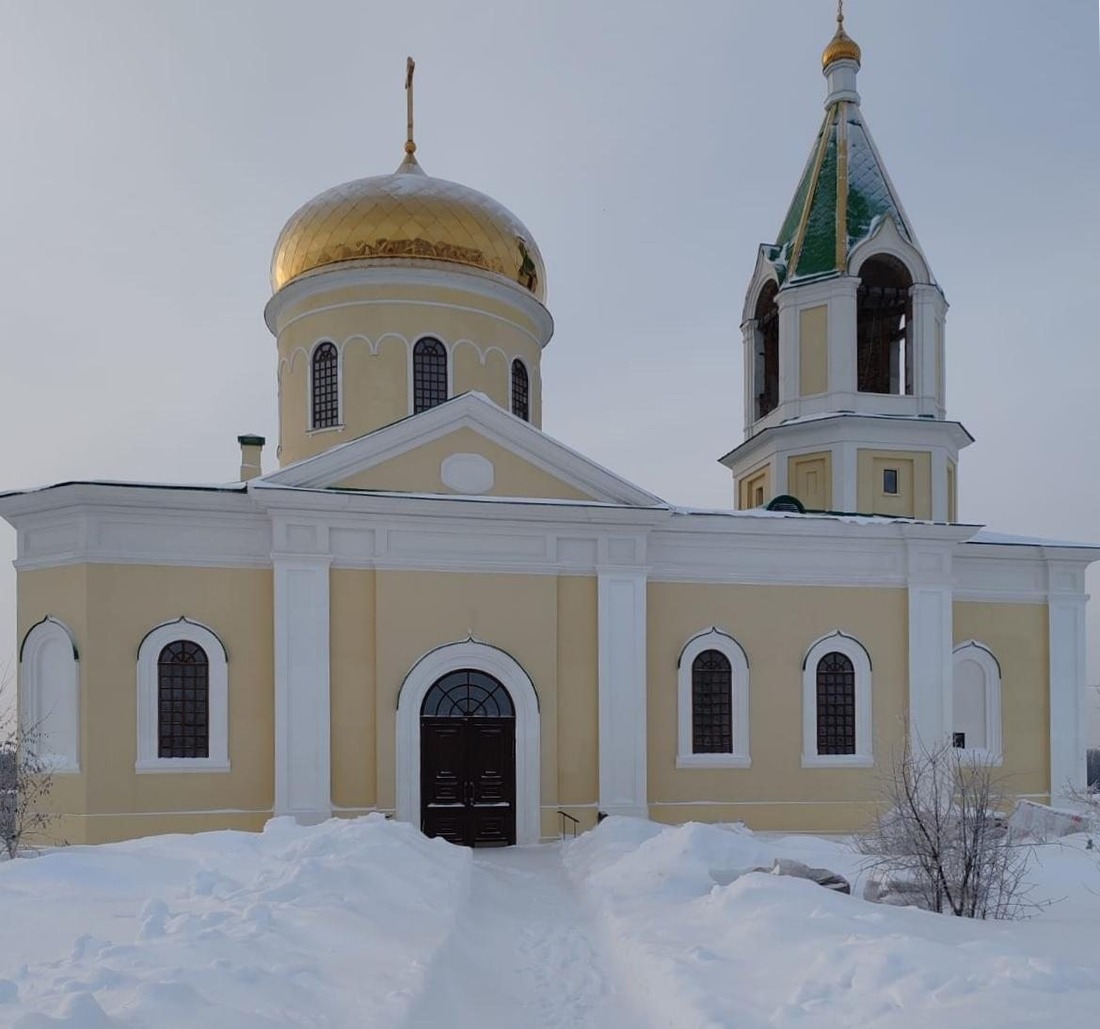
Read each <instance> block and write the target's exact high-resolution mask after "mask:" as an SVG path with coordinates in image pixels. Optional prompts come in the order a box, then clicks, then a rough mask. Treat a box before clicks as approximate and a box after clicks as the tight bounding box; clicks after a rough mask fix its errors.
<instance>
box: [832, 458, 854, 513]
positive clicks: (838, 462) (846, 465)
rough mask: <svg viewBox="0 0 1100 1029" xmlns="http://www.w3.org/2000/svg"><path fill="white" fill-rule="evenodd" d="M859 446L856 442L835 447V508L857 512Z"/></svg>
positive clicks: (836, 509)
mask: <svg viewBox="0 0 1100 1029" xmlns="http://www.w3.org/2000/svg"><path fill="white" fill-rule="evenodd" d="M858 464H859V448H858V447H857V446H856V444H854V443H839V444H837V445H836V446H835V447H833V510H835V511H846V512H848V513H849V514H852V513H854V512H855V510H856V508H857V507H858V506H859V489H858V487H859V483H858V476H859V468H858Z"/></svg>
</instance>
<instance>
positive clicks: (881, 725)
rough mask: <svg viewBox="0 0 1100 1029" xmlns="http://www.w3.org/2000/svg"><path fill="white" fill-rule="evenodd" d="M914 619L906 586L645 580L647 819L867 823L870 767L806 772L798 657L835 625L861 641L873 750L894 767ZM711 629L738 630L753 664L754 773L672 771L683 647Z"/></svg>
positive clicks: (823, 828) (802, 825)
mask: <svg viewBox="0 0 1100 1029" xmlns="http://www.w3.org/2000/svg"><path fill="white" fill-rule="evenodd" d="M907 612H908V608H907V595H906V591H905V590H901V589H870V588H867V589H864V588H856V587H848V588H845V587H829V586H729V585H719V584H698V583H692V584H689V583H650V585H649V591H648V630H649V644H648V662H649V664H648V696H649V709H648V721H649V750H648V755H649V794H650V805H651V806H650V812H651V815H652V817H654V818H656V819H659V820H662V821H673V822H682V821H688V820H690V819H699V818H711V819H721V820H729V819H743V820H744V821H745V822H746V823H747V824H748V825H749V826H750V827H751V828H754V829H769V830H771V829H774V830H796V829H797V830H806V831H817V832H841V831H849V830H852V829H855V828H857V827H859V826H860V825H862V824H864V823H865V822H866V820H867V818H868V817H869V814H870V812H871V811H872V810H873V808H874V805H875V803H876V801H877V799H878V787H877V781H876V774H875V771H874V769H862V768H806V769H804V768H802V767H801V760H802V661H803V659H804V657H805V655H806V652H807V650H808V649H809V648H810V646H811V645H812V644H813V643H814V642H815V641H816V640H818V639H819V638H820V637H822V636H824V635H826V634H827V633H831V632H833V631H835V630H837V629H840V630H842V631H844V632H846V633H848V634H850V635H852V636H855V637H856V638H857V639H858V640H859V641H860V642H861V643H863V645H864V646H865V647H866V648H867V650H868V652H869V653H870V655H871V663H872V668H873V695H872V718H873V746H874V753H875V756H876V758H877V759H878V760H879V761H880V762H881V761H883V760H884V759H887V760H888V758H889V755H890V754H891V753H892V752H893V751H894V750H896V748H898V747H899V746H900V744H901V743H902V740H903V730H902V716H903V714H904V711H905V708H906V696H907V690H908V660H907V656H906V643H907V636H908V613H907ZM712 625H716V626H717V627H718V628H720V629H723V630H725V631H727V632H729V633H731V634H732V635H733V636H734V637H735V638H736V639H737V641H738V642H739V643H740V644H741V646H742V647H744V649H745V653H746V655H747V657H748V662H749V674H750V687H749V725H750V735H751V738H750V754H751V757H752V767H751V768H747V769H710V768H685V769H677V768H676V751H677V682H678V680H677V668H676V662H677V659H678V657H679V654H680V651H681V649H682V648H683V646H684V644H685V643H686V642H687V641H688V640H689V639H690V638H691V637H692V636H694V635H695V634H696V633H698V632H701V631H704V630H706V629H709V628H710V627H711V626H712ZM838 798H844V799H838Z"/></svg>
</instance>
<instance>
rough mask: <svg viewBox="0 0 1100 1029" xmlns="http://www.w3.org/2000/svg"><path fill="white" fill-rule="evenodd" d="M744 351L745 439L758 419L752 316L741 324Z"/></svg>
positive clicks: (754, 340)
mask: <svg viewBox="0 0 1100 1029" xmlns="http://www.w3.org/2000/svg"><path fill="white" fill-rule="evenodd" d="M741 343H742V351H743V353H744V357H745V410H744V412H743V416H744V423H745V424H744V430H745V439H748V438H749V436H750V435H752V432H751V430H752V423H753V422H754V421H755V420H756V319H755V318H750V319H749V320H748V321H747V322H745V324H744V325H742V326H741Z"/></svg>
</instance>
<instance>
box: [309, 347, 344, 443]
mask: <svg viewBox="0 0 1100 1029" xmlns="http://www.w3.org/2000/svg"><path fill="white" fill-rule="evenodd" d="M310 383H311V391H312V394H311V396H312V420H311V425H312V427H313V428H314V429H331V428H332V427H333V426H334V425H339V424H340V359H339V355H338V354H337V353H336V347H335V346H334V345H333V344H332V343H328V342H325V343H319V344H318V345H317V347H316V348H315V349H314V351H313V360H312V363H311V377H310Z"/></svg>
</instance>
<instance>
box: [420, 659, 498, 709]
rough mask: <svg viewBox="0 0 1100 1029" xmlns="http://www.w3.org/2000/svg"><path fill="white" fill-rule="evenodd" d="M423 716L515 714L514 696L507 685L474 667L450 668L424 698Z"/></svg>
mask: <svg viewBox="0 0 1100 1029" xmlns="http://www.w3.org/2000/svg"><path fill="white" fill-rule="evenodd" d="M420 714H421V717H423V718H515V716H516V712H515V708H514V707H513V706H512V698H511V697H510V696H509V695H508V691H507V690H506V689H505V688H504V686H503V685H502V684H501V683H499V682H498V681H497V680H496V679H494V678H493V677H492V676H491V675H487V674H486V673H485V672H479V671H476V670H474V669H472V668H469V669H463V670H462V671H459V672H449V673H448V674H447V675H445V676H443V678H442V679H440V680H439V681H438V682H436V683H435V685H434V686H432V688H431V689H430V690H428V695H427V696H426V697H425V698H424V703H423V704H422V705H421V707H420Z"/></svg>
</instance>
